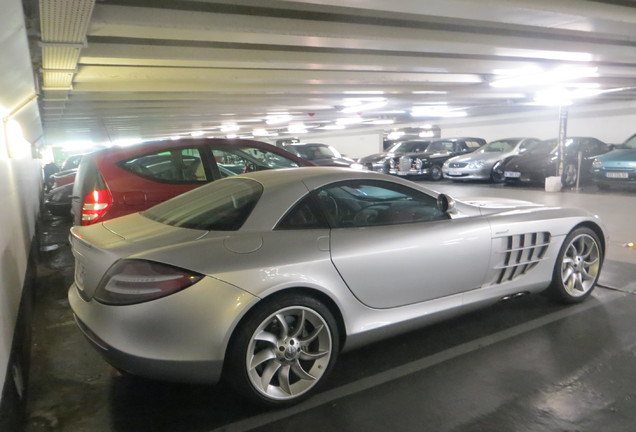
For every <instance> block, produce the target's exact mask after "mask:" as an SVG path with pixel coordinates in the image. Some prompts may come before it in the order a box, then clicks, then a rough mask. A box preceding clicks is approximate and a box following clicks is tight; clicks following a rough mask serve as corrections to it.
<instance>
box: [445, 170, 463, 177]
mask: <svg viewBox="0 0 636 432" xmlns="http://www.w3.org/2000/svg"><path fill="white" fill-rule="evenodd" d="M446 175H449V176H460V175H462V173H461V172H460V171H457V170H448V171H446Z"/></svg>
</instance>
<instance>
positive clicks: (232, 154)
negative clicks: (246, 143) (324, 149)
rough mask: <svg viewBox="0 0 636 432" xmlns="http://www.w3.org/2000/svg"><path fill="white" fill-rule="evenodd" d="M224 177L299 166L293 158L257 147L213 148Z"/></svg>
mask: <svg viewBox="0 0 636 432" xmlns="http://www.w3.org/2000/svg"><path fill="white" fill-rule="evenodd" d="M212 154H213V155H214V159H215V160H216V164H217V166H218V167H219V171H220V172H221V176H222V177H228V176H232V175H236V174H242V173H246V172H250V171H260V170H264V169H274V168H291V167H297V166H299V165H298V164H297V163H296V162H294V161H292V160H291V159H287V158H286V157H284V156H281V155H279V154H276V153H273V152H270V151H268V150H263V149H259V148H256V147H227V148H215V149H212Z"/></svg>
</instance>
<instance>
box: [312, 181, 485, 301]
mask: <svg viewBox="0 0 636 432" xmlns="http://www.w3.org/2000/svg"><path fill="white" fill-rule="evenodd" d="M317 198H318V201H319V202H320V205H321V208H322V209H323V211H324V212H325V213H326V215H327V219H328V220H329V223H330V226H331V227H332V229H331V233H330V249H331V259H332V261H333V264H334V266H335V267H336V269H337V270H338V272H339V273H340V275H341V276H342V278H343V280H344V281H345V283H346V284H347V285H348V287H349V289H350V290H351V291H352V292H353V294H354V295H355V296H356V297H357V298H358V299H359V300H360V301H361V302H362V303H364V304H366V305H367V306H370V307H373V308H391V307H397V306H403V305H407V304H412V303H418V302H423V301H427V300H432V299H436V298H441V297H444V296H449V295H453V294H458V293H461V292H465V291H468V290H472V289H476V288H479V287H480V286H481V285H482V283H483V280H484V277H485V274H486V269H487V266H488V262H489V259H490V243H491V240H490V237H491V236H490V228H489V225H488V223H487V221H486V220H485V218H481V217H477V218H460V219H454V220H453V219H450V218H449V217H448V215H446V214H445V213H443V212H441V211H440V210H439V209H438V207H437V204H436V198H435V197H432V196H429V195H427V194H425V193H423V192H420V191H417V190H414V189H411V188H409V187H406V186H404V185H399V184H395V183H391V182H383V181H349V182H341V183H338V184H334V185H331V186H329V187H326V188H324V189H322V190H320V191H319V192H318V193H317Z"/></svg>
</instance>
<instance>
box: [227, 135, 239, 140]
mask: <svg viewBox="0 0 636 432" xmlns="http://www.w3.org/2000/svg"><path fill="white" fill-rule="evenodd" d="M237 136H238V135H236V134H229V135H225V138H229V139H234V138H236V137H237Z"/></svg>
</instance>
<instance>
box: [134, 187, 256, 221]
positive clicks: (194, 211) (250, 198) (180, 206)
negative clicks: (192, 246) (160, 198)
mask: <svg viewBox="0 0 636 432" xmlns="http://www.w3.org/2000/svg"><path fill="white" fill-rule="evenodd" d="M262 193H263V187H262V186H261V184H260V183H258V182H256V181H254V180H251V179H245V178H227V179H224V180H219V181H215V182H212V183H210V184H209V185H207V186H203V187H200V188H197V189H194V190H192V191H190V192H186V193H185V194H183V195H179V196H177V197H175V198H172V199H170V200H168V201H165V202H163V203H161V204H158V205H156V206H154V207H151V208H150V209H148V210H146V211H144V212H142V213H141V214H142V215H143V216H145V217H147V218H149V219H152V220H154V221H157V222H160V223H163V224H166V225H171V226H175V227H182V228H191V229H199V230H206V231H236V230H238V229H240V228H241V226H243V224H244V223H245V221H246V220H247V218H248V217H249V215H250V214H251V213H252V210H253V209H254V206H255V205H256V203H257V202H258V200H259V198H260V197H261V194H262Z"/></svg>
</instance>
